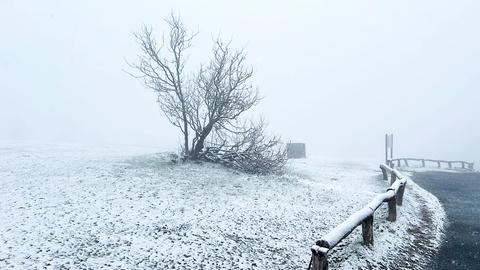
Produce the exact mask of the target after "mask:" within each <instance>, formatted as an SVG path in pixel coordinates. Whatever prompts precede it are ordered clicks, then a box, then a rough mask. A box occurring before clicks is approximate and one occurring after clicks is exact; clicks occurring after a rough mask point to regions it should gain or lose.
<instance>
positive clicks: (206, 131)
mask: <svg viewBox="0 0 480 270" xmlns="http://www.w3.org/2000/svg"><path fill="white" fill-rule="evenodd" d="M212 128H213V122H210V123H208V125H207V126H206V127H205V128H204V129H203V130H202V133H201V134H200V137H199V138H198V140H197V143H196V144H195V147H194V148H193V149H192V153H191V156H192V157H193V158H198V154H199V153H200V152H201V151H202V150H203V147H204V144H205V139H206V138H207V137H208V135H209V134H210V132H211V131H212Z"/></svg>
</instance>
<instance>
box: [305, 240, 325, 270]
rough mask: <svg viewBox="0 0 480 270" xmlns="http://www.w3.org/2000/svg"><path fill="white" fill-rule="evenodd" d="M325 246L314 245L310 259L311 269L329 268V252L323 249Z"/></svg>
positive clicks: (321, 269)
mask: <svg viewBox="0 0 480 270" xmlns="http://www.w3.org/2000/svg"><path fill="white" fill-rule="evenodd" d="M323 249H324V248H321V247H319V246H313V247H312V258H311V260H310V266H311V268H310V267H309V269H312V270H328V260H327V253H326V252H325V251H323Z"/></svg>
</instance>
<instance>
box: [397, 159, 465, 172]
mask: <svg viewBox="0 0 480 270" xmlns="http://www.w3.org/2000/svg"><path fill="white" fill-rule="evenodd" d="M409 162H416V163H419V162H420V164H421V166H422V167H425V166H426V163H429V164H432V163H434V164H435V165H437V168H442V164H445V165H446V166H448V168H449V169H460V168H461V169H464V170H471V171H473V162H466V161H458V160H455V161H448V160H436V159H423V158H394V159H390V160H388V163H389V165H390V166H391V167H393V166H395V165H396V166H397V167H400V166H402V163H403V165H405V166H407V167H408V166H409V164H411V163H409ZM455 165H458V167H455Z"/></svg>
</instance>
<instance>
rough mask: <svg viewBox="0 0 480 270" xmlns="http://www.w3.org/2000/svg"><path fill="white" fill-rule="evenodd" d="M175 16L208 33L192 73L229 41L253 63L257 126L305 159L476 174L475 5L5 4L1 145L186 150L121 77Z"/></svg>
mask: <svg viewBox="0 0 480 270" xmlns="http://www.w3.org/2000/svg"><path fill="white" fill-rule="evenodd" d="M171 11H173V12H175V13H178V14H180V15H181V17H182V18H183V19H184V21H185V23H186V25H187V26H189V27H190V28H191V29H192V31H197V30H198V31H199V35H198V36H197V38H196V39H195V41H194V48H192V50H191V51H190V53H189V55H190V60H191V61H190V63H189V67H188V69H189V70H191V71H194V70H195V69H196V68H198V66H199V63H200V62H202V61H203V62H205V61H207V60H208V58H209V56H210V45H211V40H212V36H217V35H218V34H220V35H221V36H223V37H225V38H226V39H230V38H232V39H233V44H234V45H235V46H238V47H243V48H245V49H246V50H247V51H248V61H249V63H251V64H252V65H253V67H254V68H255V78H254V81H255V85H256V86H258V88H259V90H260V93H261V95H262V96H264V97H265V98H264V100H263V101H262V102H261V103H260V105H259V106H258V107H257V108H256V110H255V113H256V114H258V115H263V117H264V118H265V119H266V120H267V121H268V122H269V123H270V124H269V129H270V130H271V131H272V132H274V133H275V134H278V135H281V136H282V137H283V138H284V139H285V140H291V141H298V142H306V143H307V151H308V153H309V154H315V155H322V156H326V157H336V158H344V159H366V160H367V159H368V160H378V161H381V160H382V159H383V155H384V154H383V143H384V142H383V136H384V134H385V133H386V132H389V133H394V134H395V155H396V156H411V157H426V158H442V159H464V160H473V161H476V162H477V167H478V166H479V165H480V144H479V141H480V140H479V138H480V127H479V124H478V116H479V115H480V109H479V104H480V94H479V89H478V88H479V87H478V86H479V85H480V77H479V65H480V64H479V63H480V55H479V49H480V39H479V37H480V35H479V29H480V16H478V14H480V3H479V2H478V1H463V0H462V1H441V0H434V1H433V0H432V1H253V0H248V1H153V0H152V1H113V0H109V1H94V0H90V1H60V0H58V1H33V0H32V1H19V0H2V1H1V2H0V33H1V34H2V35H1V42H0V140H34V141H40V142H73V143H82V144H92V145H117V144H118V145H140V146H151V147H157V148H158V149H176V148H177V145H178V143H179V142H180V138H179V134H178V132H177V130H176V129H174V128H173V127H172V126H171V125H170V124H169V123H168V122H167V120H166V119H165V118H164V117H163V116H162V115H161V114H160V110H159V108H158V105H157V104H156V102H155V95H154V94H153V93H151V92H150V91H149V90H147V89H144V88H143V86H142V85H141V84H140V82H138V81H136V80H135V79H133V78H132V77H130V76H129V75H127V74H126V73H125V72H124V71H123V70H125V69H128V66H127V65H126V64H125V59H126V60H129V61H134V60H135V59H136V54H137V53H138V52H139V50H138V47H137V45H136V43H135V40H134V39H133V36H132V33H133V32H134V31H136V30H138V29H139V28H140V26H141V24H142V23H145V24H147V25H152V26H153V27H154V31H155V34H156V35H157V36H158V37H160V36H161V33H162V32H163V31H164V30H166V28H165V24H164V22H163V20H162V18H164V17H166V16H168V15H169V13H170V12H171Z"/></svg>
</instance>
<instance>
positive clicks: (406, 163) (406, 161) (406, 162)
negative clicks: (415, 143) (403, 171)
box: [403, 159, 408, 167]
mask: <svg viewBox="0 0 480 270" xmlns="http://www.w3.org/2000/svg"><path fill="white" fill-rule="evenodd" d="M403 161H404V162H405V166H407V167H408V160H407V159H404V160H403Z"/></svg>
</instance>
